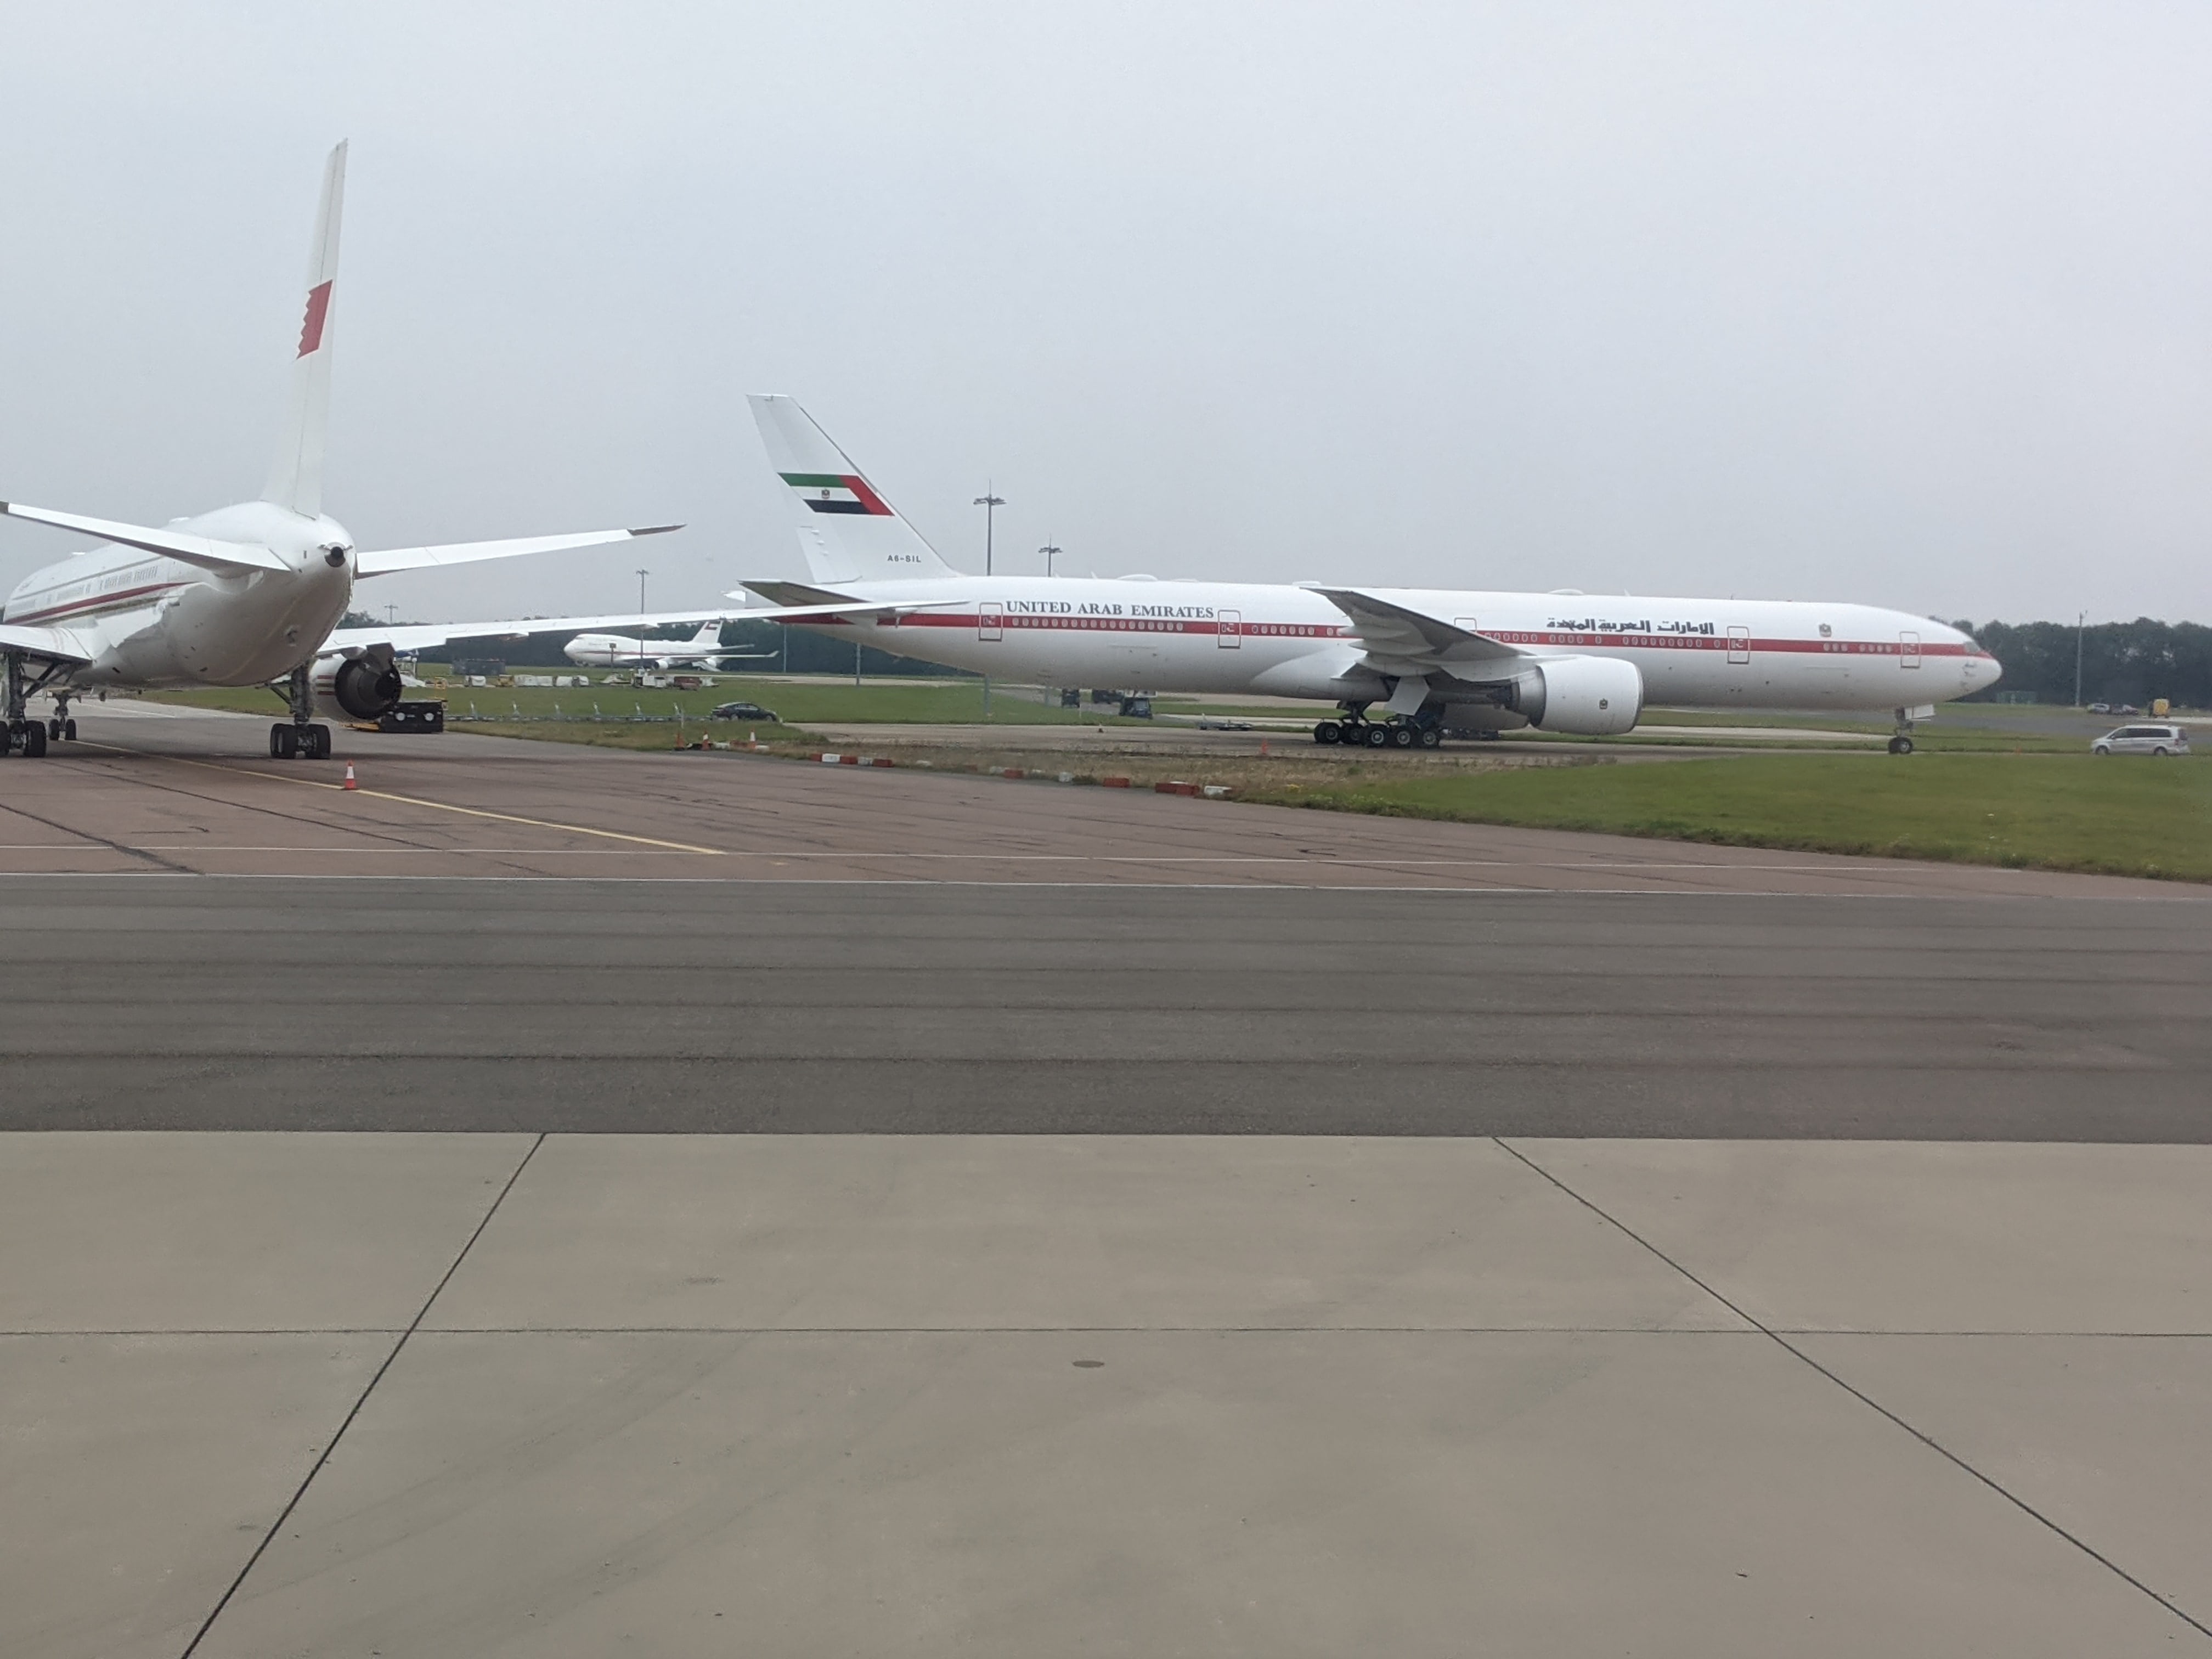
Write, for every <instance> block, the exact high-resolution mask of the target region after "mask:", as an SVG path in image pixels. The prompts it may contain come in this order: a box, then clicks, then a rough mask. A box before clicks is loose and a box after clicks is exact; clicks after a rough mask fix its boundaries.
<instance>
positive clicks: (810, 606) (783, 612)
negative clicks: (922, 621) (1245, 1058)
mask: <svg viewBox="0 0 2212 1659" xmlns="http://www.w3.org/2000/svg"><path fill="white" fill-rule="evenodd" d="M746 588H750V590H751V591H752V592H756V593H757V594H759V595H760V596H761V597H762V598H763V599H779V598H782V599H799V600H801V601H802V602H801V603H799V604H795V605H788V604H787V605H775V606H774V607H773V608H771V609H769V610H766V611H736V612H734V613H732V616H731V617H730V620H731V621H732V622H772V623H793V622H825V621H827V620H828V619H829V618H830V617H903V616H907V615H908V614H910V613H911V612H914V611H957V609H959V607H960V605H961V604H962V601H961V600H958V599H895V600H884V599H840V598H839V597H838V596H837V594H836V593H835V592H832V591H830V590H829V588H826V587H808V586H805V584H803V583H800V582H747V583H746V584H745V586H744V588H738V589H735V590H733V591H732V592H731V594H730V598H732V599H743V598H744V594H745V589H746Z"/></svg>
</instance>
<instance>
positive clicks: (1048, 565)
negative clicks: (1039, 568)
mask: <svg viewBox="0 0 2212 1659" xmlns="http://www.w3.org/2000/svg"><path fill="white" fill-rule="evenodd" d="M1037 551H1038V552H1040V553H1042V554H1043V555H1044V574H1046V575H1048V576H1049V575H1050V574H1052V562H1053V561H1054V559H1056V558H1058V557H1059V556H1060V550H1059V549H1058V548H1056V547H1054V546H1052V545H1050V544H1047V545H1045V546H1043V547H1040V548H1039V549H1037Z"/></svg>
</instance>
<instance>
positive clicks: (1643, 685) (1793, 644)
mask: <svg viewBox="0 0 2212 1659" xmlns="http://www.w3.org/2000/svg"><path fill="white" fill-rule="evenodd" d="M752 407H753V416H754V419H755V420H756V422H757V423H758V424H759V427H760V431H761V437H762V439H763V441H764V442H765V443H766V445H767V447H768V454H769V465H771V466H773V467H774V469H775V472H776V474H777V476H778V477H780V478H781V480H782V482H783V483H784V485H785V487H786V489H787V494H788V495H789V498H790V500H791V502H792V505H793V510H794V512H795V513H796V515H797V518H798V520H799V545H800V549H801V550H802V552H803V553H804V555H805V559H806V566H807V569H808V571H809V573H810V574H811V576H812V578H813V580H811V582H805V583H801V582H787V581H749V582H747V583H746V584H745V586H746V587H747V588H748V589H750V591H751V592H754V593H757V594H758V595H760V597H761V598H763V599H766V600H768V601H769V605H770V606H771V607H775V608H771V609H768V610H756V611H749V612H746V613H745V614H746V615H747V616H749V617H757V618H761V619H764V620H769V621H778V622H785V623H791V624H793V626H796V627H801V628H805V629H810V630H811V631H817V632H821V633H824V634H833V635H838V636H841V637H843V638H848V639H849V638H851V637H853V633H852V630H854V629H860V630H862V632H863V635H864V637H865V638H866V642H867V643H868V644H869V645H871V646H873V647H875V648H876V649H877V650H878V651H888V652H890V653H893V654H895V655H898V656H904V657H916V658H921V659H924V660H926V661H929V662H939V663H948V664H951V665H953V666H955V667H958V668H966V669H971V670H974V671H976V672H979V673H987V674H993V675H996V676H999V677H1001V678H1019V679H1026V680H1030V681H1032V682H1037V683H1042V684H1046V685H1060V686H1113V687H1117V688H1127V689H1131V690H1141V691H1146V692H1158V691H1194V692H1216V693H1218V692H1230V693H1243V694H1248V695H1252V696H1278V697H1304V698H1310V699H1312V700H1313V701H1315V702H1327V703H1334V705H1335V706H1336V707H1335V710H1334V713H1332V714H1329V715H1328V717H1327V718H1324V719H1322V720H1320V721H1318V722H1317V723H1316V725H1315V726H1314V728H1313V735H1314V741H1315V742H1316V743H1322V744H1335V743H1357V744H1367V745H1370V746H1372V747H1376V748H1384V747H1397V748H1401V749H1410V748H1415V747H1420V748H1429V749H1433V748H1435V747H1436V746H1437V744H1438V743H1439V742H1441V741H1442V740H1443V733H1444V732H1446V731H1447V730H1450V731H1455V732H1478V733H1485V734H1488V733H1495V732H1504V731H1515V730H1519V729H1522V728H1525V727H1534V728H1535V729H1536V730H1538V731H1541V732H1570V733H1575V734H1580V735H1591V736H1598V735H1605V734H1609V733H1616V732H1627V731H1630V730H1632V728H1633V727H1634V726H1635V725H1636V722H1637V719H1638V715H1639V714H1641V713H1642V712H1643V709H1644V705H1645V704H1646V703H1647V702H1651V703H1660V704H1664V705H1666V706H1668V707H1669V708H1719V709H1726V708H1815V709H1837V710H1842V709H1854V710H1866V711H1870V712H1871V711H1887V712H1889V713H1892V714H1893V715H1894V717H1895V720H1896V735H1895V736H1894V737H1893V738H1891V739H1890V745H1889V746H1890V750H1891V752H1893V753H1894V754H1909V753H1910V752H1911V749H1912V736H1911V732H1912V725H1913V722H1914V721H1915V720H1924V719H1926V718H1928V717H1929V715H1930V714H1934V712H1935V705H1936V704H1937V703H1939V702H1948V701H1949V700H1950V699H1952V698H1954V697H1961V696H1966V694H1967V693H1968V692H1971V691H1978V690H1983V689H1984V688H1986V687H1988V686H1991V685H1994V684H1996V681H1997V674H1998V668H1997V663H1996V659H1995V658H1993V657H1992V656H1990V653H1988V652H1986V651H1984V650H1983V649H1982V647H1980V646H1979V645H1978V644H1977V643H1976V642H1975V641H1973V640H1972V639H1971V638H1969V637H1968V636H1967V635H1965V634H1962V633H1960V631H1958V630H1957V629H1953V628H1948V627H1946V626H1944V625H1943V624H1942V623H1935V622H1930V621H1929V620H1928V619H1926V618H1925V617H1916V616H1913V615H1911V614H1910V613H1909V612H1905V611H1884V610H1878V609H1876V608H1875V607H1873V606H1871V605H1841V604H1833V605H1832V604H1808V603H1802V602H1796V601H1783V600H1766V599H1645V598H1637V599H1630V598H1626V597H1623V598H1613V597H1610V596H1608V597H1605V598H1598V597H1595V596H1591V595H1585V594H1582V593H1577V592H1553V593H1528V592H1508V591H1504V590H1500V589H1492V588H1485V589H1479V590H1472V591H1459V590H1439V589H1431V588H1401V587H1368V586H1339V585H1334V584H1329V583H1322V582H1301V583H1298V584H1297V585H1295V586H1291V585H1278V584H1264V585H1263V584H1256V583H1233V584H1232V583H1227V582H1186V581H1168V582H1162V581H1158V580H1154V579H1153V578H1152V577H1150V576H1123V577H1119V578H1115V579H1110V580H1101V579H1098V578H1095V577H1094V578H1091V579H1088V580H1084V579H1073V578H1068V577H1058V578H1054V577H1022V576H966V575H963V574H960V573H959V572H957V571H956V570H954V569H953V568H951V566H950V565H948V564H947V563H946V562H945V561H944V560H943V559H942V558H940V557H939V556H938V554H937V551H936V550H935V549H934V548H933V547H931V546H930V544H928V543H927V541H925V540H923V538H922V537H921V533H920V532H917V531H916V530H915V528H914V527H913V526H911V525H910V524H908V522H907V520H904V519H903V518H902V517H900V516H899V514H898V513H896V512H895V511H894V510H893V509H892V507H891V506H890V503H889V502H888V501H885V500H884V497H883V495H882V494H881V492H879V491H878V490H877V489H874V488H873V487H872V485H871V484H870V483H868V481H867V479H866V477H865V476H864V475H863V474H862V473H861V471H860V468H859V467H857V466H855V465H853V463H852V461H851V460H850V459H848V458H847V456H846V455H845V453H844V452H843V451H842V450H841V449H839V448H838V447H837V446H836V444H834V443H833V442H831V441H830V440H829V435H828V434H826V433H825V432H823V429H822V428H820V427H818V426H817V425H816V424H815V423H814V422H813V421H812V419H811V418H810V417H809V416H807V414H806V412H805V410H802V409H801V408H799V405H798V404H795V403H793V401H792V400H791V399H790V398H785V397H755V398H753V399H752ZM731 597H732V598H733V599H734V598H739V597H742V595H739V594H732V596H731ZM841 602H842V603H843V604H844V605H848V606H849V607H850V608H849V609H845V610H840V609H839V608H838V607H839V605H840V603H841Z"/></svg>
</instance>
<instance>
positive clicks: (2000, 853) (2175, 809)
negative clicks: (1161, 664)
mask: <svg viewBox="0 0 2212 1659" xmlns="http://www.w3.org/2000/svg"><path fill="white" fill-rule="evenodd" d="M1238 794H1239V797H1240V799H1246V800H1257V801H1265V802H1268V803H1271V804H1273V805H1285V806H1293V805H1294V806H1310V807H1321V808H1324V809H1328V810H1330V811H1346V812H1375V813H1380V814H1383V815H1386V816H1389V817H1420V818H1444V819H1455V820H1460V821H1463V822H1468V823H1501V824H1512V825H1516V826H1521V827H1525V828H1529V829H1583V830H1595V831H1600V832H1602V833H1605V834H1609V835H1620V836H1652V837H1657V838H1661V839H1664V840H1669V841H1688V842H1712V843H1716V844H1719V845H1723V846H1732V847H1773V848H1789V849H1794V850H1799V851H1804V852H1819V853H1846V854H1860V855H1871V856H1875V857H1881V858H1905V859H1936V860H1948V861H1952V862H1959V863H1971V864H1993V865H2000V866H2007V867H2009V868H2015V869H2038V870H2072V871H2081V872H2090V873H2095V874H2103V875H2129V876H2154V877H2162V878H2169V879H2179V880H2185V881H2212V766H2207V765H2205V764H2204V763H2203V761H2201V760H2199V759H2185V758H2169V759H2166V760H2156V759H2151V758H2146V757H2115V758H2112V759H2096V758H2093V757H2089V756H2086V755H2033V754H2029V755H2018V756H2009V755H2008V756H1996V755H1960V754H1953V755H1942V754H1933V755H1931V754H1925V753H1923V754H1918V755H1913V756H1909V757H1893V756H1889V755H1856V754H1825V755H1814V754H1788V755H1747V756H1742V757H1729V758H1726V759H1717V760H1694V761H1680V762H1676V763H1670V764H1668V765H1663V766H1594V767H1574V768H1562V769H1544V770H1525V771H1524V770H1511V771H1503V770H1501V771H1496V772H1481V773H1468V774H1460V775H1444V776H1434V777H1425V778H1407V779H1402V780H1399V779H1364V780H1360V781H1356V782H1352V781H1347V782H1345V783H1342V784H1337V783H1331V782H1322V783H1318V784H1314V785H1302V784H1291V785H1288V786H1285V787H1269V786H1267V785H1265V784H1261V785H1257V786H1255V787H1249V788H1247V789H1243V790H1240V791H1239V792H1238Z"/></svg>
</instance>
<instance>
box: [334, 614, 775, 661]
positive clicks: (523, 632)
mask: <svg viewBox="0 0 2212 1659" xmlns="http://www.w3.org/2000/svg"><path fill="white" fill-rule="evenodd" d="M737 615H738V613H737V612H736V611H732V610H731V609H729V607H727V606H724V607H723V608H722V609H721V610H720V611H651V612H648V613H647V614H646V615H644V616H640V615H639V614H638V613H637V612H636V611H630V612H629V613H628V614H626V615H618V616H612V617H507V618H505V619H503V620H501V621H498V622H457V623H402V624H401V625H400V626H398V627H397V628H373V627H372V628H341V629H338V630H337V632H336V633H334V634H332V635H331V636H330V638H329V639H327V640H325V641H323V654H325V655H328V654H330V653H332V652H355V651H365V650H367V649H368V647H371V646H373V645H388V646H390V647H392V649H393V650H394V651H428V650H429V649H431V648H432V647H435V646H441V645H443V644H445V643H446V641H448V640H521V639H527V638H529V637H530V636H531V635H533V634H585V633H589V632H591V631H592V630H593V629H601V628H624V629H639V628H666V627H669V626H671V625H672V624H674V623H706V622H720V621H723V620H725V619H726V618H730V617H735V616H737ZM654 643H655V644H656V645H659V644H665V645H667V646H668V647H671V648H672V649H674V650H676V651H678V652H679V653H680V652H681V651H682V649H683V647H684V644H685V641H682V640H667V641H654Z"/></svg>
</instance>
